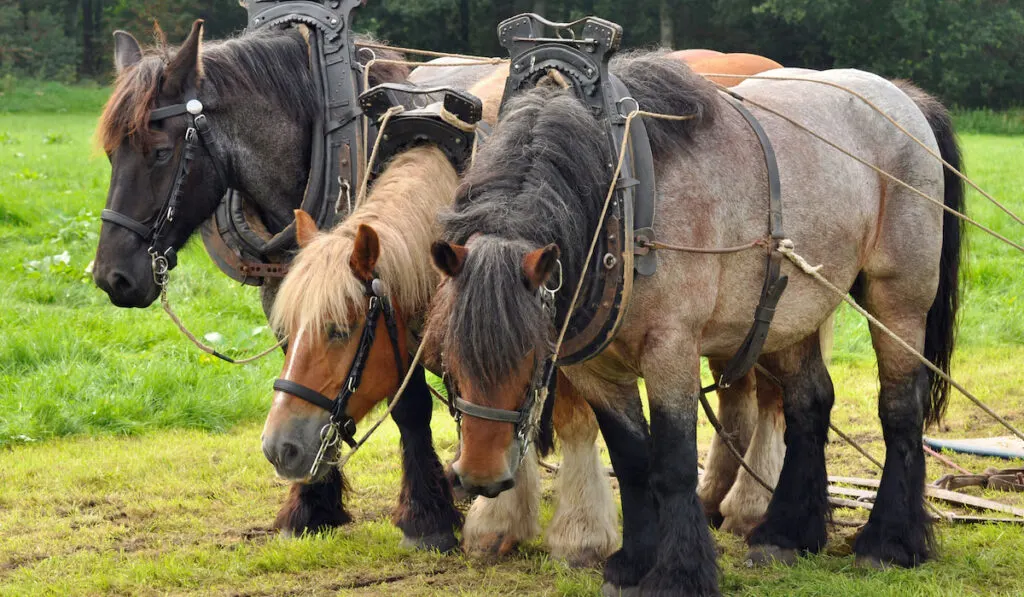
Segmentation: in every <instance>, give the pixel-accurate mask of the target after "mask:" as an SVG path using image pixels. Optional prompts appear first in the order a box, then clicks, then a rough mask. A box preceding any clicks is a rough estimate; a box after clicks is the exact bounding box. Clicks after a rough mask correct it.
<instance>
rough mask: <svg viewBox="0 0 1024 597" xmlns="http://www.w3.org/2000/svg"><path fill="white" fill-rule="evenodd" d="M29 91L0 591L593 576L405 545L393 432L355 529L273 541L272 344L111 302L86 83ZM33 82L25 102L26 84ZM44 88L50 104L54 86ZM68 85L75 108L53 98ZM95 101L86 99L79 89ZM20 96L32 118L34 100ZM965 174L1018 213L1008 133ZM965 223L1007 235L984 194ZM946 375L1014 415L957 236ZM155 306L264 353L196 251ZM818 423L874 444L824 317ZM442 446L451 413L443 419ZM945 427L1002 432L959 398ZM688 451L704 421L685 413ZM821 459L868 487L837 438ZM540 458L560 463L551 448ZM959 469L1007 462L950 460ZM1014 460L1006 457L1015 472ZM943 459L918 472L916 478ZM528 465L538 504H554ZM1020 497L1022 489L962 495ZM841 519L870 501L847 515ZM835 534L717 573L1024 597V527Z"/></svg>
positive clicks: (11, 124)
mask: <svg viewBox="0 0 1024 597" xmlns="http://www.w3.org/2000/svg"><path fill="white" fill-rule="evenodd" d="M78 93H79V92H77V91H75V92H68V91H66V90H63V89H61V88H41V89H35V90H32V91H31V92H29V93H26V92H22V91H18V92H17V93H12V94H5V95H3V96H0V594H11V595H21V594H61V595H62V594H102V593H113V594H143V595H148V594H244V595H263V594H268V595H277V594H336V593H341V594H353V595H379V594H401V595H450V594H460V595H492V594H496V593H506V594H530V595H533V594H546V595H592V594H594V593H595V592H596V591H597V589H598V588H599V586H600V573H599V571H597V570H573V569H569V568H567V567H565V566H564V565H562V564H560V563H558V562H555V561H551V560H549V559H548V558H547V557H546V554H545V551H544V548H543V542H542V541H541V540H538V541H535V542H531V543H529V544H527V545H525V546H523V547H522V549H521V550H520V552H519V553H518V554H517V555H515V556H514V557H512V558H510V559H509V560H506V561H503V562H497V563H495V562H486V563H485V562H475V561H472V560H467V559H465V558H462V557H455V556H440V555H437V554H424V553H416V552H411V551H407V550H404V549H401V548H399V547H398V542H399V539H400V533H399V532H398V531H397V530H396V529H394V528H393V527H392V526H391V525H390V523H389V522H388V521H387V514H388V512H389V510H390V508H391V507H392V505H393V504H394V502H395V499H396V496H397V492H398V486H399V481H398V477H397V475H398V472H397V471H398V466H397V465H398V434H397V431H396V429H395V428H394V426H393V425H392V424H391V423H388V424H386V425H385V426H384V427H383V428H382V431H381V432H380V433H379V434H378V435H377V436H375V437H374V439H373V441H372V442H370V444H369V445H368V446H367V447H366V449H365V450H364V451H362V452H361V453H360V454H359V455H358V456H357V457H356V458H355V459H353V461H352V463H351V465H350V471H349V476H350V481H351V483H352V486H353V491H352V493H351V494H350V496H349V498H348V503H349V504H350V507H351V509H352V511H353V513H354V515H355V517H356V521H357V522H356V523H355V524H353V525H350V526H349V527H346V528H344V529H341V530H339V531H337V532H334V533H329V534H326V535H323V536H317V537H306V538H302V539H292V540H286V539H282V538H279V537H276V536H274V535H272V534H271V533H270V532H269V531H268V526H269V524H270V522H271V521H272V519H273V515H274V513H275V511H276V509H277V506H278V505H279V503H280V501H281V500H282V498H283V495H284V490H285V485H284V484H283V483H282V482H280V481H277V480H275V479H274V477H273V472H272V468H271V466H270V465H269V464H268V463H267V462H266V461H265V460H264V458H263V456H262V454H261V453H260V450H259V445H258V439H259V431H260V425H261V422H262V417H263V415H264V414H265V409H266V407H267V405H268V403H269V397H270V382H271V380H272V379H273V378H274V377H275V376H276V375H277V373H278V372H279V371H280V367H281V357H280V355H279V354H274V355H272V356H270V357H268V358H267V359H265V360H264V361H262V362H260V363H257V364H255V365H250V366H246V367H232V366H230V365H227V364H224V363H221V362H219V361H216V360H213V359H212V358H209V357H207V356H205V355H202V354H201V353H199V352H197V351H196V350H195V349H193V348H192V347H191V345H189V344H187V343H186V341H185V339H184V338H183V337H181V336H180V334H179V333H178V332H177V330H176V329H175V328H174V327H173V325H172V324H171V322H170V321H169V320H167V319H166V318H165V317H164V315H163V313H162V312H161V311H160V310H159V308H158V307H152V308H150V309H148V310H141V311H140V310H132V311H128V310H120V309H117V308H115V307H113V306H112V305H110V303H109V302H108V300H107V298H106V296H105V295H104V294H103V293H102V292H101V291H100V290H98V289H97V288H95V287H94V286H93V285H92V283H91V280H90V279H89V277H88V275H87V274H86V273H85V270H86V268H87V266H88V264H89V262H90V261H91V259H92V254H93V252H94V250H95V244H96V236H97V234H98V231H99V221H98V214H99V211H100V209H102V207H103V203H104V199H105V196H106V186H107V178H108V176H109V168H108V166H107V163H106V159H105V158H104V157H103V156H102V155H101V154H98V153H96V152H95V151H94V150H93V148H92V145H91V134H92V129H93V126H94V122H95V118H96V101H97V100H96V98H102V90H86V91H85V92H82V93H83V94H85V96H86V97H85V99H84V100H82V101H78V100H79V99H81V98H80V96H79V95H78ZM39 94H41V95H39ZM52 96H56V97H52ZM69 98H71V99H73V100H75V101H70V100H69ZM90 98H92V99H90ZM33 104H35V108H36V109H35V110H34V111H33V110H32V109H31V108H32V107H33ZM962 140H963V144H964V148H965V151H966V160H967V165H968V170H969V173H970V174H971V175H972V176H973V177H974V178H975V179H976V180H977V181H978V182H979V183H980V184H982V186H983V187H985V188H986V189H988V190H989V191H990V192H992V193H994V194H995V195H996V196H997V197H1000V198H1002V199H1004V200H1006V201H1007V203H1009V204H1010V205H1011V206H1012V207H1013V208H1014V209H1015V210H1016V211H1017V212H1018V213H1020V212H1024V194H1022V191H1021V189H1024V169H1022V166H1024V137H1014V136H995V135H979V134H969V135H964V136H963V139H962ZM968 210H969V212H970V213H971V214H972V215H973V216H974V217H976V218H978V219H980V220H981V221H983V222H985V223H986V224H988V225H990V226H992V227H994V228H995V229H996V230H998V231H999V232H1001V233H1003V234H1005V235H1007V236H1009V237H1011V238H1014V239H1016V240H1018V241H1019V240H1021V239H1022V238H1024V237H1022V234H1021V229H1020V228H1019V227H1017V225H1016V224H1014V223H1013V222H1012V221H1011V220H1010V219H1009V218H1007V217H1006V216H1005V215H1003V214H1001V212H999V211H998V210H996V209H995V208H994V207H992V206H990V205H988V204H987V203H986V202H984V200H983V199H982V198H981V197H980V196H978V195H977V194H974V193H972V194H971V195H970V199H969V205H968ZM970 248H971V253H970V260H969V266H968V278H967V284H966V298H965V301H964V302H965V308H964V313H963V315H964V316H963V319H962V325H961V335H960V339H961V342H960V348H959V351H958V354H957V356H956V360H955V363H954V375H955V377H957V378H958V379H959V380H960V381H962V382H963V383H964V384H965V385H966V386H967V387H969V388H971V389H972V390H974V391H975V392H976V393H977V394H978V395H980V396H981V397H982V398H983V399H985V400H987V401H988V402H989V403H990V404H991V405H992V406H993V407H994V408H995V409H996V410H997V411H998V412H1000V413H1001V414H1003V415H1004V416H1006V418H1008V419H1009V420H1011V421H1013V422H1014V423H1016V424H1017V425H1018V426H1020V425H1024V372H1022V369H1021V363H1022V362H1024V272H1022V271H1021V267H1020V264H1021V263H1022V261H1021V256H1020V255H1019V254H1017V253H1016V252H1015V251H1013V250H1012V249H1010V248H1008V247H1004V246H1001V245H998V244H997V243H995V242H994V241H992V240H991V239H989V238H987V237H984V236H982V235H978V234H975V233H973V232H972V233H971V236H970ZM181 264H182V265H181V266H179V268H178V269H176V270H175V271H174V272H173V274H174V275H173V279H172V288H171V293H172V294H171V297H172V300H173V301H174V302H175V303H176V305H177V307H178V309H179V311H180V313H181V314H182V315H183V316H184V317H185V318H186V321H188V323H189V324H190V325H191V326H192V327H193V328H194V329H195V330H197V331H200V332H201V333H202V334H209V333H216V334H218V335H219V337H220V340H219V341H217V343H216V345H217V346H218V348H220V349H222V350H224V351H226V352H229V353H234V352H252V351H254V350H256V349H261V348H263V347H264V346H267V345H269V344H271V343H272V342H273V338H272V336H271V334H270V333H269V332H268V331H267V330H266V329H265V327H264V324H265V322H264V320H263V316H262V312H261V311H260V310H259V307H258V300H257V295H256V292H255V290H254V289H252V288H245V287H239V286H238V285H237V284H235V283H233V282H231V281H230V280H229V279H228V278H226V277H225V276H223V275H221V274H220V273H219V272H218V271H217V270H216V269H215V268H214V266H213V265H212V263H211V262H210V261H209V259H207V258H206V256H205V255H204V254H203V251H202V248H201V247H199V246H191V247H190V248H188V249H187V250H186V251H184V252H183V254H182V257H181ZM831 370H832V372H833V377H834V381H835V385H836V391H837V400H836V408H835V410H834V413H833V420H834V421H835V422H836V424H837V425H839V426H840V427H841V428H843V429H844V430H846V431H847V432H849V433H851V434H852V435H853V436H854V437H856V438H857V439H858V440H862V441H864V442H866V444H867V446H868V449H869V450H870V451H871V452H872V453H874V454H875V455H876V456H878V457H881V456H882V454H883V453H884V447H883V445H882V443H881V441H880V429H879V425H878V423H877V418H876V416H875V408H876V407H875V396H876V392H877V383H876V381H875V369H874V361H873V356H872V353H871V349H870V341H869V339H868V336H867V328H866V325H865V324H864V322H862V321H861V320H860V319H859V318H858V317H857V316H855V315H852V314H851V313H849V312H848V311H846V310H843V311H841V313H840V317H839V320H838V330H837V343H836V351H835V356H834V360H833V365H832V367H831ZM436 414H437V417H436V419H435V425H434V427H435V433H436V437H437V438H438V447H439V449H440V450H441V451H442V452H443V453H444V458H450V456H451V454H452V453H453V451H454V442H455V433H454V426H453V424H452V422H451V421H450V420H449V419H448V417H447V415H446V414H445V413H444V412H443V411H441V410H440V409H439V410H437V411H436ZM929 433H931V434H934V435H940V436H948V437H964V436H968V437H969V436H986V435H1001V434H1003V433H1002V431H1001V430H1000V428H998V427H997V426H995V425H993V424H992V423H991V422H990V421H989V420H988V419H986V418H985V416H984V415H983V414H982V413H981V412H980V411H978V410H977V409H975V408H973V407H972V406H971V405H970V404H969V403H967V401H966V399H963V398H962V397H959V396H955V397H954V399H953V404H952V406H951V408H950V411H949V416H948V417H947V421H946V425H945V427H943V428H942V429H940V430H931V431H929ZM700 435H701V439H702V446H705V447H706V445H707V443H708V441H709V439H710V437H711V429H710V426H708V425H707V424H706V423H705V422H702V423H701V427H700ZM828 455H829V461H830V472H832V473H833V474H851V475H858V476H864V477H877V472H876V471H874V470H873V469H872V467H871V465H870V464H869V463H867V462H866V461H864V460H863V459H860V458H859V457H858V456H857V455H856V453H855V452H853V450H852V449H851V448H849V447H847V446H846V445H844V444H842V443H836V442H833V443H832V444H830V446H829V448H828ZM556 458H557V457H556ZM956 459H957V461H958V462H959V463H960V464H962V465H963V466H966V467H967V468H970V469H972V470H978V471H980V470H982V469H984V468H985V467H986V466H1009V464H1007V463H1005V462H1000V461H996V460H991V459H983V458H967V457H956ZM1019 464H1020V463H1018V465H1019ZM946 472H947V471H946V470H944V469H942V468H941V467H940V466H939V465H937V464H936V463H935V462H934V461H929V471H928V474H929V478H930V479H932V478H936V477H938V476H940V475H942V474H945V473H946ZM550 479H551V477H550V475H548V474H547V473H545V487H547V488H549V489H548V494H547V495H546V499H545V508H544V516H545V517H550V515H551V511H552V503H551V501H552V496H551V495H550ZM972 493H975V494H978V495H985V497H989V498H991V499H998V500H1000V501H1003V502H1006V503H1013V504H1016V505H1018V506H1024V496H1022V495H1020V494H1016V495H1013V494H1005V493H997V492H989V491H986V492H980V491H973V492H972ZM837 515H838V516H839V517H841V518H846V519H850V518H863V517H864V514H863V512H854V511H841V512H839V513H838V514H837ZM851 532H852V531H851V530H849V529H846V528H842V527H837V528H836V529H835V531H834V534H833V536H832V541H831V542H830V545H829V547H828V549H827V550H826V552H825V553H823V554H821V555H818V556H814V557H809V558H806V559H804V560H802V561H801V562H800V563H799V564H798V565H797V566H796V567H795V568H771V569H767V570H747V569H745V568H744V567H742V565H741V558H742V556H743V554H744V548H743V546H742V543H741V542H740V541H739V540H737V539H735V538H732V537H730V536H727V535H722V534H717V535H716V538H717V539H718V540H719V543H720V545H721V546H722V548H723V550H724V555H723V557H722V559H721V567H722V572H723V574H722V576H723V581H722V586H723V590H724V591H725V592H727V593H728V594H734V595H779V596H781V595H950V594H978V595H988V594H1000V595H1020V594H1024V529H1022V528H1021V527H1014V526H1009V525H983V526H958V527H952V526H947V525H942V526H940V527H939V538H940V541H941V548H942V551H941V555H940V557H939V559H938V560H937V561H935V562H932V563H929V564H926V565H925V566H923V567H921V568H920V569H917V570H910V571H908V570H890V571H886V572H869V571H864V570H859V569H855V568H854V567H853V566H852V563H853V561H852V558H851V557H849V555H848V554H849V547H848V545H847V539H848V538H849V536H850V534H851Z"/></svg>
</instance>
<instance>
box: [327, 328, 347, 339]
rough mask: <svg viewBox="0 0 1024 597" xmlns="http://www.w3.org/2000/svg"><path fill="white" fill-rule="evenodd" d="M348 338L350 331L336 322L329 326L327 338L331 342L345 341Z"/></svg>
mask: <svg viewBox="0 0 1024 597" xmlns="http://www.w3.org/2000/svg"><path fill="white" fill-rule="evenodd" d="M347 338H348V333H347V332H345V331H344V330H342V329H341V328H339V327H338V326H337V325H335V324H333V323H332V324H330V325H328V326H327V339H328V340H330V341H331V342H344V341H345V340H346V339H347Z"/></svg>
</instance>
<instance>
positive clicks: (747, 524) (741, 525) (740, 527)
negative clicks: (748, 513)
mask: <svg viewBox="0 0 1024 597" xmlns="http://www.w3.org/2000/svg"><path fill="white" fill-rule="evenodd" d="M759 522H761V521H759V520H746V519H742V518H739V517H737V516H727V517H725V519H724V520H723V521H722V526H721V527H719V529H720V530H722V531H725V532H727V533H732V534H733V535H736V536H737V537H746V536H747V535H749V534H750V531H753V530H754V527H756V526H757V525H758V523H759Z"/></svg>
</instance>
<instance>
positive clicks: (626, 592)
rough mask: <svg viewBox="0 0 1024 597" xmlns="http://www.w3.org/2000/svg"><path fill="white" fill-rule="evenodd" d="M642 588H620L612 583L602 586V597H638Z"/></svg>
mask: <svg viewBox="0 0 1024 597" xmlns="http://www.w3.org/2000/svg"><path fill="white" fill-rule="evenodd" d="M639 594H640V587H618V586H615V585H613V584H612V583H610V582H606V583H604V584H603V585H601V597H637V596H638V595H639Z"/></svg>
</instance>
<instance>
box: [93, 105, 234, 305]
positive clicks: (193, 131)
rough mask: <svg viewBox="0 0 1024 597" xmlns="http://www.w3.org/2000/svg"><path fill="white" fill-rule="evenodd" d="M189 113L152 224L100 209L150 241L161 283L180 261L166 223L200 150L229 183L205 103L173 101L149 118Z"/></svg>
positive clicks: (102, 214)
mask: <svg viewBox="0 0 1024 597" xmlns="http://www.w3.org/2000/svg"><path fill="white" fill-rule="evenodd" d="M179 116H186V117H187V118H188V119H189V126H188V128H187V129H186V130H185V139H184V143H183V144H182V146H181V149H180V150H179V151H178V161H177V166H176V167H175V172H174V179H173V180H172V181H171V186H170V187H168V189H167V196H166V197H165V198H164V201H163V203H162V204H161V206H160V210H159V211H158V212H157V216H156V219H155V220H154V221H153V223H152V224H149V225H146V224H143V223H142V222H139V221H138V220H136V219H134V218H132V217H130V216H127V215H125V214H123V213H120V212H118V211H115V210H112V209H104V210H103V211H102V212H100V219H101V220H103V221H104V222H110V223H111V224H116V225H117V226H121V227H122V228H127V229H128V230H131V231H132V232H134V233H135V234H137V235H139V236H140V237H142V239H143V240H144V241H146V242H147V243H149V248H148V249H147V252H148V253H149V255H150V257H151V258H152V260H153V276H154V279H155V281H156V283H157V285H159V286H163V285H164V283H165V282H166V274H167V272H168V271H170V270H172V269H174V267H175V266H176V265H177V264H178V256H177V253H176V251H175V250H174V247H173V246H172V243H171V242H170V240H169V239H168V238H167V230H166V228H167V225H168V224H170V223H171V222H173V221H174V217H175V216H176V215H177V213H178V210H179V208H180V207H181V199H182V194H183V193H184V192H185V183H186V182H187V181H188V175H189V173H190V172H191V171H192V162H193V161H194V160H195V159H196V157H197V154H199V153H203V154H204V155H205V156H207V157H209V158H210V160H211V162H212V163H213V167H214V169H215V170H216V171H217V177H218V180H219V182H220V184H222V185H225V186H226V185H227V172H226V166H225V165H224V164H225V162H224V159H223V156H222V155H221V152H220V150H219V148H218V147H217V145H216V142H215V141H214V140H213V136H212V135H211V134H210V121H209V119H208V118H207V117H206V115H205V114H203V103H202V102H201V101H199V100H198V99H196V98H192V99H190V100H188V101H187V102H185V103H182V104H173V105H170V106H164V107H162V108H156V109H154V110H152V111H151V112H150V115H149V121H150V122H162V121H164V120H167V119H169V118H177V117H179Z"/></svg>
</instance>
